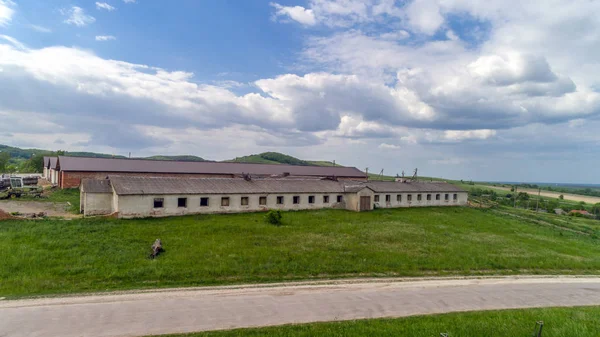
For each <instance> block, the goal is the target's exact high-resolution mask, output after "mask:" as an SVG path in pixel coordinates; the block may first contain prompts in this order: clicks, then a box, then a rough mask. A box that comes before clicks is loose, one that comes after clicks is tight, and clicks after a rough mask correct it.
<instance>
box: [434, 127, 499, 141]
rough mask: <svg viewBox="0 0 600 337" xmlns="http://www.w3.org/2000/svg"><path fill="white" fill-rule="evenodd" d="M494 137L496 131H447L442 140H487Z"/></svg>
mask: <svg viewBox="0 0 600 337" xmlns="http://www.w3.org/2000/svg"><path fill="white" fill-rule="evenodd" d="M495 135H496V130H485V129H484V130H447V131H445V132H444V138H445V139H447V140H451V141H462V140H468V139H488V138H490V137H493V136H495Z"/></svg>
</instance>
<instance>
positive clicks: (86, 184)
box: [81, 179, 112, 193]
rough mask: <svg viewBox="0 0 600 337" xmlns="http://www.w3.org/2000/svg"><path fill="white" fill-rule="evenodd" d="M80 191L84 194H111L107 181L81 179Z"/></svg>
mask: <svg viewBox="0 0 600 337" xmlns="http://www.w3.org/2000/svg"><path fill="white" fill-rule="evenodd" d="M81 190H82V191H83V192H85V193H112V187H111V186H110V180H108V179H103V180H100V179H83V180H81Z"/></svg>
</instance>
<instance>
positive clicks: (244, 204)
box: [241, 197, 248, 206]
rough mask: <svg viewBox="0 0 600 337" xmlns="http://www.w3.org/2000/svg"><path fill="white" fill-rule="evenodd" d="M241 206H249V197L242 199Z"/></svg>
mask: <svg viewBox="0 0 600 337" xmlns="http://www.w3.org/2000/svg"><path fill="white" fill-rule="evenodd" d="M241 204H242V206H248V197H242V201H241Z"/></svg>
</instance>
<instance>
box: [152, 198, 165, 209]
mask: <svg viewBox="0 0 600 337" xmlns="http://www.w3.org/2000/svg"><path fill="white" fill-rule="evenodd" d="M163 207H165V199H163V198H154V208H163Z"/></svg>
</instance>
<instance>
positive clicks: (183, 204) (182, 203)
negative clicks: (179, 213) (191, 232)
mask: <svg viewBox="0 0 600 337" xmlns="http://www.w3.org/2000/svg"><path fill="white" fill-rule="evenodd" d="M177 207H183V208H185V207H187V198H177Z"/></svg>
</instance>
